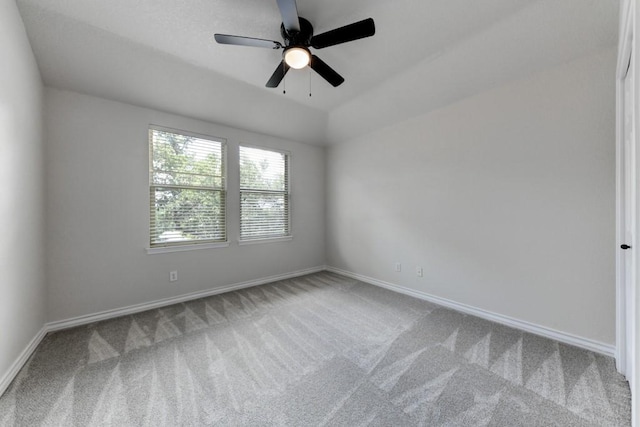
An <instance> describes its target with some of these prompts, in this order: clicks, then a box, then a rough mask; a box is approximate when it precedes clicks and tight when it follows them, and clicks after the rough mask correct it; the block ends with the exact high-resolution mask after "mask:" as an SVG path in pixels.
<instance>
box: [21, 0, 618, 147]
mask: <svg viewBox="0 0 640 427" xmlns="http://www.w3.org/2000/svg"><path fill="white" fill-rule="evenodd" d="M17 3H18V6H19V7H20V10H21V13H22V16H23V19H24V21H25V26H26V29H27V33H28V35H29V38H30V40H31V44H32V46H33V50H34V53H35V55H36V59H37V61H38V65H39V67H40V70H41V73H42V76H43V80H44V82H45V84H47V85H49V86H54V87H59V88H63V89H70V90H75V91H79V92H83V93H88V94H91V95H97V96H102V97H105V98H109V99H115V100H119V101H123V102H128V103H132V104H134V105H140V106H145V107H151V108H155V109H159V110H163V111H168V112H172V113H177V114H183V115H188V116H191V117H195V118H200V119H203V120H209V121H213V122H217V123H222V124H227V125H231V126H236V127H241V128H245V129H248V130H253V131H257V132H263V133H268V134H272V135H276V136H280V137H284V138H288V139H294V140H299V141H303V142H309V143H315V144H322V143H326V142H339V141H341V140H344V139H345V138H351V137H354V136H357V135H360V134H363V133H366V132H369V131H371V130H373V129H375V128H377V127H381V126H386V125H389V124H391V123H393V122H396V121H398V120H402V119H403V118H407V117H412V116H416V115H418V114H421V113H424V112H426V111H429V110H431V109H433V108H438V107H441V106H443V105H446V104H448V103H450V102H454V101H456V100H458V99H461V98H464V97H466V96H470V95H472V94H474V93H478V92H480V91H482V90H486V89H488V88H490V87H492V86H495V85H497V84H500V83H501V82H505V81H509V80H513V79H516V78H519V77H522V76H524V75H527V74H531V73H533V72H536V71H538V70H541V69H544V68H547V67H551V66H554V65H558V64H561V63H563V62H567V61H570V60H573V59H576V58H578V57H580V56H584V55H586V54H589V53H590V52H595V51H597V50H601V49H604V48H607V47H612V46H615V44H616V40H617V20H618V1H617V0H482V1H471V0H396V1H393V2H391V1H386V0H350V1H349V2H344V1H339V0H322V1H320V0H315V1H312V0H298V12H299V14H300V16H302V17H305V18H306V19H308V20H309V21H311V23H312V24H313V25H314V30H315V32H316V34H318V33H321V32H324V31H327V30H330V29H333V28H336V27H340V26H342V25H346V24H349V23H351V22H355V21H359V20H361V19H364V18H368V17H372V18H373V19H374V20H375V22H376V35H375V36H373V37H371V38H367V39H362V40H358V41H354V42H351V43H348V44H343V45H339V46H332V47H329V48H326V49H321V50H316V51H315V52H314V53H316V54H317V55H318V56H320V57H321V58H322V59H323V60H324V61H325V62H327V63H328V64H329V65H331V66H332V67H333V68H334V69H335V70H336V71H338V72H339V73H340V74H342V75H343V77H345V80H346V81H345V83H344V84H343V85H341V86H339V87H338V88H333V87H331V86H330V85H329V84H328V83H326V82H325V81H324V80H322V79H321V78H320V77H319V76H317V75H316V74H315V73H313V72H309V70H308V69H305V70H291V71H290V72H289V74H288V75H287V77H286V86H287V93H286V95H285V94H283V93H282V85H281V87H280V88H278V89H268V88H265V86H264V85H265V83H266V81H267V80H268V78H269V77H270V75H271V73H272V72H273V70H274V69H275V67H276V65H277V64H278V62H279V61H280V58H281V51H275V50H270V49H260V48H251V47H239V46H228V45H218V44H217V43H215V41H214V40H213V34H214V33H226V34H236V35H243V36H250V37H258V38H266V39H271V40H278V41H281V37H280V33H279V26H280V22H281V18H280V15H279V11H278V7H277V5H276V1H275V0H207V1H205V0H191V1H184V0H183V1H179V0H137V1H131V0H109V1H106V0H57V1H51V0H18V1H17ZM309 84H311V90H312V94H313V96H312V97H309ZM285 122H286V126H285Z"/></svg>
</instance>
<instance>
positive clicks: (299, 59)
mask: <svg viewBox="0 0 640 427" xmlns="http://www.w3.org/2000/svg"><path fill="white" fill-rule="evenodd" d="M284 62H286V63H287V65H288V66H289V67H291V68H295V69H296V70H299V69H301V68H304V67H306V66H307V65H309V62H311V55H310V54H309V51H308V50H306V49H303V48H301V47H292V48H289V49H287V51H286V52H285V53H284Z"/></svg>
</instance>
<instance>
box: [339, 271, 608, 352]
mask: <svg viewBox="0 0 640 427" xmlns="http://www.w3.org/2000/svg"><path fill="white" fill-rule="evenodd" d="M326 270H327V271H331V272H334V273H338V274H342V275H343V276H347V277H351V278H353V279H357V280H360V281H363V282H366V283H369V284H372V285H376V286H380V287H382V288H386V289H390V290H392V291H395V292H399V293H401V294H405V295H409V296H412V297H416V298H420V299H422V300H425V301H429V302H433V303H435V304H438V305H441V306H444V307H448V308H452V309H454V310H457V311H461V312H463V313H467V314H471V315H473V316H477V317H480V318H483V319H486V320H491V321H493V322H497V323H501V324H503V325H506V326H510V327H512V328H516V329H520V330H523V331H526V332H530V333H532V334H536V335H540V336H543V337H545V338H549V339H552V340H555V341H559V342H562V343H565V344H569V345H573V346H576V347H580V348H584V349H586V350H590V351H593V352H596V353H600V354H604V355H605V356H610V357H614V355H615V346H613V345H610V344H605V343H601V342H598V341H594V340H591V339H589V338H584V337H580V336H577V335H573V334H569V333H567V332H561V331H557V330H555V329H551V328H547V327H546V326H541V325H536V324H535V323H531V322H527V321H524V320H519V319H515V318H513V317H509V316H504V315H502V314H498V313H493V312H491V311H487V310H483V309H481V308H476V307H473V306H470V305H467V304H462V303H459V302H456V301H452V300H449V299H446V298H441V297H438V296H435V295H431V294H428V293H426V292H421V291H416V290H414V289H410V288H407V287H404V286H400V285H396V284H393V283H389V282H384V281H382V280H378V279H374V278H372V277H367V276H363V275H362V274H357V273H353V272H351V271H346V270H342V269H340V268H336V267H331V266H327V267H326Z"/></svg>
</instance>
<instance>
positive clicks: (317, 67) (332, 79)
mask: <svg viewBox="0 0 640 427" xmlns="http://www.w3.org/2000/svg"><path fill="white" fill-rule="evenodd" d="M311 68H313V70H314V71H315V72H316V73H318V74H320V76H321V77H322V78H324V79H325V80H326V81H328V82H329V83H330V84H331V85H332V86H333V87H336V86H340V85H341V84H342V83H343V82H344V77H342V76H341V75H340V74H338V73H336V71H335V70H334V69H333V68H331V67H329V66H328V65H327V63H326V62H324V61H323V60H322V59H320V58H318V57H317V56H315V55H311Z"/></svg>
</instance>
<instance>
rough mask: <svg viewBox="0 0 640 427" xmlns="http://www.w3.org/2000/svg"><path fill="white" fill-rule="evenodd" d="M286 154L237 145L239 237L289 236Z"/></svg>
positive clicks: (249, 238)
mask: <svg viewBox="0 0 640 427" xmlns="http://www.w3.org/2000/svg"><path fill="white" fill-rule="evenodd" d="M289 216H290V213H289V155H288V154H287V153H283V152H279V151H272V150H267V149H262V148H255V147H246V146H240V239H241V240H251V239H265V238H273V237H284V236H289V235H290V218H289Z"/></svg>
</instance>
